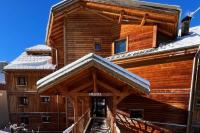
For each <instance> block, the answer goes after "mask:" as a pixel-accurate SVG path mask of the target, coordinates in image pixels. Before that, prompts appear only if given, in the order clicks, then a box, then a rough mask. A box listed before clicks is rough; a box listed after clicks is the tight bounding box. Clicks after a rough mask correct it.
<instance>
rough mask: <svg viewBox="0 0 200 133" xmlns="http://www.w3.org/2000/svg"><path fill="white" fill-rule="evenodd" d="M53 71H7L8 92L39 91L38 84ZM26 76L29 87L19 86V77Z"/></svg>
mask: <svg viewBox="0 0 200 133" xmlns="http://www.w3.org/2000/svg"><path fill="white" fill-rule="evenodd" d="M51 72H52V71H25V70H24V71H7V72H6V82H7V84H6V88H7V90H8V92H15V91H19V92H20V91H22V92H23V91H37V89H36V82H37V81H38V80H39V79H41V78H43V77H45V76H46V75H48V74H50V73H51ZM19 76H24V77H26V79H27V85H25V86H19V85H17V77H19Z"/></svg>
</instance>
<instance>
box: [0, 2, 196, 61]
mask: <svg viewBox="0 0 200 133" xmlns="http://www.w3.org/2000/svg"><path fill="white" fill-rule="evenodd" d="M59 1H60V0H0V14H1V17H0V61H12V60H13V59H15V58H16V57H17V56H18V55H20V53H21V52H23V51H24V49H25V48H27V47H30V46H33V45H35V44H43V43H44V39H45V33H46V25H47V21H48V14H49V10H50V7H51V6H52V5H53V4H55V3H57V2H59ZM146 1H148V2H156V3H163V4H172V5H179V6H180V7H181V8H182V16H185V15H186V14H187V13H188V12H190V11H193V10H195V9H197V8H198V7H199V6H200V1H199V0H146ZM191 25H192V26H196V25H200V11H199V12H198V13H197V14H196V15H195V16H194V18H193V19H192V22H191Z"/></svg>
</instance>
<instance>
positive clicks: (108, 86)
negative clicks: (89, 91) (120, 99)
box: [97, 80, 120, 93]
mask: <svg viewBox="0 0 200 133" xmlns="http://www.w3.org/2000/svg"><path fill="white" fill-rule="evenodd" d="M97 84H99V85H100V86H102V87H104V88H106V89H108V90H109V91H111V92H114V93H120V91H119V90H117V89H115V88H113V87H111V86H110V85H108V84H106V83H104V82H102V81H100V80H97Z"/></svg>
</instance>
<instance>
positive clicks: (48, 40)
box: [47, 13, 54, 45]
mask: <svg viewBox="0 0 200 133" xmlns="http://www.w3.org/2000/svg"><path fill="white" fill-rule="evenodd" d="M53 22H54V14H53V13H52V14H51V20H50V23H49V27H48V28H49V29H48V33H47V45H50V35H51V31H52V27H53Z"/></svg>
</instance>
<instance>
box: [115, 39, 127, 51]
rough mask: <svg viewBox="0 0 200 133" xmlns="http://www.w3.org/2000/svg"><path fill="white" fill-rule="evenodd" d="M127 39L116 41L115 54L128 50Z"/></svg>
mask: <svg viewBox="0 0 200 133" xmlns="http://www.w3.org/2000/svg"><path fill="white" fill-rule="evenodd" d="M126 41H127V39H121V40H117V41H115V42H114V54H118V53H123V52H126V51H127V46H126V45H127V44H126Z"/></svg>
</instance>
